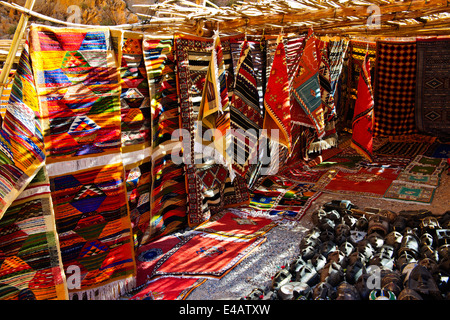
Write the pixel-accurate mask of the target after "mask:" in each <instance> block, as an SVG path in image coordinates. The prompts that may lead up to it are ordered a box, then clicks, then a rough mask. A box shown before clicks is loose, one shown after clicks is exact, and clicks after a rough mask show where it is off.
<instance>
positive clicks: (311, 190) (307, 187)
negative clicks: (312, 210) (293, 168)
mask: <svg viewBox="0 0 450 320" xmlns="http://www.w3.org/2000/svg"><path fill="white" fill-rule="evenodd" d="M261 179H262V181H261V182H260V183H259V185H258V187H257V188H256V189H255V190H254V191H253V193H252V197H251V200H250V205H249V206H250V207H251V208H252V209H255V210H261V211H263V212H265V213H267V215H268V216H274V217H277V216H283V217H285V218H286V219H291V220H300V219H301V218H302V217H303V215H304V214H305V212H306V210H308V208H309V207H310V206H311V203H312V202H313V201H314V200H315V199H317V198H318V197H319V196H320V195H321V192H320V191H319V190H318V189H317V188H316V186H315V184H313V183H298V182H293V181H291V180H288V179H286V178H284V177H283V176H267V177H261Z"/></svg>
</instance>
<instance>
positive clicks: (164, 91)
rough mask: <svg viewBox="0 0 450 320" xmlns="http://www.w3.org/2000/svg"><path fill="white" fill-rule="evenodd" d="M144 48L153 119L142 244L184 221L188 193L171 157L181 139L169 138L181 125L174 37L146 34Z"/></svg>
mask: <svg viewBox="0 0 450 320" xmlns="http://www.w3.org/2000/svg"><path fill="white" fill-rule="evenodd" d="M143 50H144V59H145V66H146V69H147V78H148V82H149V89H150V95H151V107H152V122H153V125H152V134H151V137H152V141H153V145H152V166H151V170H152V177H153V180H152V187H151V195H150V197H151V200H150V204H151V222H150V229H149V230H148V231H149V232H148V234H145V235H144V239H143V242H144V243H145V242H148V241H150V240H151V239H154V238H156V237H159V236H163V235H166V234H169V233H170V232H172V231H175V230H177V229H178V228H180V227H181V226H182V225H183V224H186V220H187V218H186V217H187V214H186V210H187V209H186V205H187V204H186V203H187V192H186V185H185V176H184V165H183V164H182V163H175V162H174V159H173V157H172V153H175V152H176V151H178V152H180V151H179V150H181V145H180V141H173V139H172V137H173V136H174V132H175V131H176V130H177V129H179V128H180V111H179V103H178V96H177V84H176V73H175V68H176V61H175V52H174V43H173V37H166V38H163V37H151V36H148V35H145V36H144V40H143ZM167 150H172V152H170V153H167ZM181 156H182V154H181Z"/></svg>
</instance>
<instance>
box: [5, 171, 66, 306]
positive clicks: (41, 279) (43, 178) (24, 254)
mask: <svg viewBox="0 0 450 320" xmlns="http://www.w3.org/2000/svg"><path fill="white" fill-rule="evenodd" d="M0 252H1V256H0V300H10V299H14V300H66V299H67V298H68V295H67V287H66V283H65V279H64V270H63V266H62V260H61V254H60V251H59V242H58V236H57V234H56V227H55V221H54V217H53V211H52V202H51V196H50V186H49V181H48V177H47V175H46V169H45V167H44V168H42V169H40V170H39V172H38V173H37V174H36V176H35V177H34V179H33V180H32V181H31V182H30V183H29V184H28V186H27V187H26V188H25V190H24V191H23V192H22V193H21V194H20V195H19V196H18V197H17V198H16V200H15V201H14V202H13V203H12V204H11V205H10V206H9V208H8V210H6V212H5V214H4V216H3V218H2V219H1V220H0Z"/></svg>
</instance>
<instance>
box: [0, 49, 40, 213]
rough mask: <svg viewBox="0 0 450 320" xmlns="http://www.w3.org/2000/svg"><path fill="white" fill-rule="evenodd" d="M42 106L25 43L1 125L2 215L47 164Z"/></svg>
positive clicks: (0, 208) (0, 185) (0, 176)
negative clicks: (39, 103)
mask: <svg viewBox="0 0 450 320" xmlns="http://www.w3.org/2000/svg"><path fill="white" fill-rule="evenodd" d="M39 115H40V110H39V106H38V101H37V98H36V87H35V84H34V77H33V73H32V71H31V65H30V58H29V52H28V45H27V44H25V45H24V48H23V51H22V54H21V57H20V59H19V65H18V69H17V72H16V73H15V76H14V81H13V85H12V88H11V93H10V97H9V102H8V105H7V107H6V112H5V115H4V118H3V121H0V122H3V124H2V125H1V127H0V219H1V217H2V216H3V214H4V213H5V211H6V210H7V209H8V207H9V206H10V205H11V203H12V202H13V201H14V199H15V198H16V197H17V196H18V195H19V194H20V192H21V191H22V190H23V189H24V188H25V187H26V186H27V184H28V183H29V182H30V181H31V179H32V178H33V177H34V175H35V174H36V173H37V172H38V171H39V169H40V168H41V167H42V166H43V165H44V159H45V154H44V151H43V150H44V145H43V138H42V128H41V123H40V117H39Z"/></svg>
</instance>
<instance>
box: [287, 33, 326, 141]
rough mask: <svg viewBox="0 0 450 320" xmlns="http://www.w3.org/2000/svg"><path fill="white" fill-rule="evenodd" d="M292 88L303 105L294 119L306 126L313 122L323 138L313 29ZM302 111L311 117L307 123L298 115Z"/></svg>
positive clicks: (317, 63) (293, 115) (323, 123)
mask: <svg viewBox="0 0 450 320" xmlns="http://www.w3.org/2000/svg"><path fill="white" fill-rule="evenodd" d="M292 88H293V90H292V93H293V96H294V98H295V100H296V101H297V103H298V105H299V106H300V107H301V110H298V111H296V112H293V113H292V121H293V122H297V123H299V124H301V125H305V126H311V124H312V125H313V126H314V128H315V130H316V133H317V138H318V139H320V138H322V137H323V136H324V134H325V122H324V111H323V105H322V99H321V92H320V82H319V60H318V57H317V49H316V37H315V35H314V32H313V31H312V29H310V30H309V32H308V36H307V37H306V39H305V45H304V48H303V53H302V56H301V59H300V66H299V70H298V73H297V74H296V75H295V78H294V80H293V81H292ZM294 107H295V106H293V108H294ZM297 108H298V106H297ZM302 112H303V113H304V114H306V116H307V117H308V118H309V120H307V122H306V123H305V122H304V120H303V118H300V117H299V116H297V114H301V113H302Z"/></svg>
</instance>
